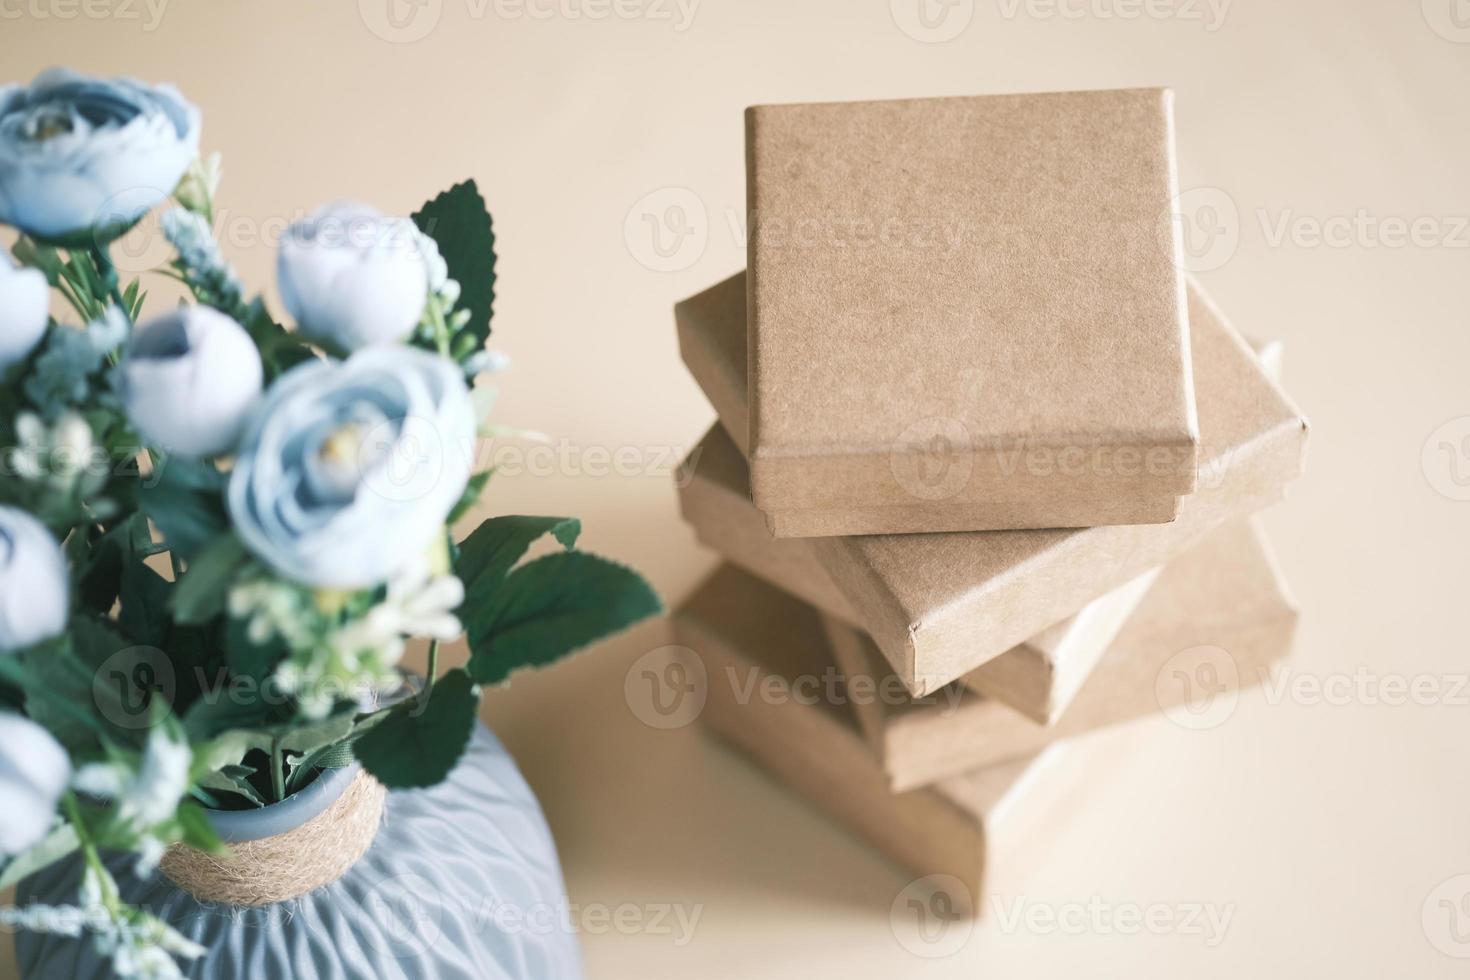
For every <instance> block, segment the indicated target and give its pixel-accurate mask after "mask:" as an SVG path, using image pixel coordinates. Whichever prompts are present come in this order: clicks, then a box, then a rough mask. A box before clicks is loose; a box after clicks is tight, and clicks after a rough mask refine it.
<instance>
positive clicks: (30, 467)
mask: <svg viewBox="0 0 1470 980" xmlns="http://www.w3.org/2000/svg"><path fill="white" fill-rule="evenodd" d="M15 436H16V439H15V441H16V445H15V446H14V447H13V448H12V449H11V450H10V452H9V453H8V459H9V464H10V469H11V471H12V472H13V473H15V475H16V476H18V477H20V478H21V479H22V480H26V481H29V482H32V483H41V484H43V485H44V486H45V487H46V489H47V490H48V491H50V492H54V493H56V494H58V495H60V496H61V497H63V498H67V499H70V498H72V497H79V498H81V499H83V500H86V499H88V498H90V497H91V496H92V495H93V494H95V493H97V492H98V491H100V490H101V489H102V488H103V486H105V485H106V483H107V476H108V465H107V457H106V454H105V452H104V451H103V450H102V449H101V448H100V447H99V446H98V445H97V444H96V442H95V440H94V439H93V437H92V427H91V426H89V425H88V424H87V420H86V419H85V418H83V417H82V416H81V415H79V414H77V413H76V412H72V411H66V412H63V413H62V414H61V417H60V418H58V419H57V420H56V422H55V424H53V425H49V426H48V425H47V424H46V423H45V422H44V421H43V420H42V419H41V417H40V416H39V415H36V414H35V413H34V412H21V413H20V414H19V415H17V416H16V417H15Z"/></svg>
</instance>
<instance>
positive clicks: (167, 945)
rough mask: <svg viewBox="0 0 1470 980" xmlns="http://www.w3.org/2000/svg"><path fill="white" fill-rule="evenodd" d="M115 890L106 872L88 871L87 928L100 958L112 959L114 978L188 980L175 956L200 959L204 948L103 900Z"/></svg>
mask: <svg viewBox="0 0 1470 980" xmlns="http://www.w3.org/2000/svg"><path fill="white" fill-rule="evenodd" d="M104 876H105V880H104ZM116 892H117V884H116V883H115V882H114V881H113V880H112V876H111V875H108V874H107V872H105V871H100V872H99V871H98V870H97V869H95V868H93V867H88V868H87V869H86V871H85V872H84V873H83V875H82V887H81V890H80V894H79V895H78V900H79V902H80V903H81V906H82V910H83V911H84V912H85V925H86V927H87V928H88V929H89V930H90V931H91V932H92V945H93V947H94V948H95V949H96V950H97V952H98V954H99V955H101V956H103V957H104V958H106V959H108V960H110V961H111V966H112V971H111V972H112V974H113V975H114V976H117V977H119V978H122V980H183V976H184V974H183V972H182V971H181V970H180V969H179V965H178V963H176V962H174V960H173V957H174V956H178V957H182V958H184V959H195V958H197V957H200V956H203V955H204V953H205V949H204V947H203V946H201V945H199V944H198V943H196V942H194V941H193V940H192V939H189V938H188V937H187V936H184V935H183V934H181V933H179V932H178V931H177V930H175V929H174V928H173V927H171V926H170V925H169V924H168V923H166V922H164V921H163V920H162V919H158V918H155V917H154V916H151V915H149V914H148V913H147V912H143V911H140V910H137V909H131V908H127V907H118V906H117V905H116V904H115V903H113V902H109V901H107V900H106V899H105V898H104V896H105V895H108V894H116Z"/></svg>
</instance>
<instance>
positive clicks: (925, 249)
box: [746, 89, 1199, 537]
mask: <svg viewBox="0 0 1470 980" xmlns="http://www.w3.org/2000/svg"><path fill="white" fill-rule="evenodd" d="M1173 143H1174V140H1173V97H1172V94H1171V93H1170V92H1168V91H1166V90H1162V89H1131V90H1124V91H1103V92H1069V93H1051V94H1044V95H998V96H978V97H967V98H941V99H908V100H898V101H887V102H849V103H826V104H814V105H779V106H756V107H753V108H751V109H748V110H747V111H746V180H747V203H748V211H749V225H748V228H749V236H748V252H749V263H748V266H749V273H750V274H749V279H748V282H747V289H748V295H749V315H750V319H749V338H748V342H749V352H750V366H751V370H750V381H749V392H750V461H751V489H752V493H753V496H754V500H755V503H756V506H757V507H758V508H760V510H761V511H763V512H764V513H766V514H768V515H770V517H771V522H770V526H771V529H772V532H773V533H774V534H776V535H777V536H778V537H780V536H815V535H834V534H877V533H911V532H931V531H973V530H986V529H1009V528H1038V527H1044V528H1054V527H1085V526H1091V525H1096V524H1131V523H1158V522H1166V521H1169V520H1172V519H1173V518H1174V516H1175V514H1176V513H1177V510H1178V506H1179V500H1178V498H1179V497H1180V496H1181V495H1187V494H1189V493H1191V492H1192V491H1193V490H1194V487H1195V482H1196V458H1197V451H1198V445H1199V426H1198V423H1197V420H1196V416H1195V396H1194V389H1193V382H1192V379H1191V370H1192V365H1191V362H1190V357H1189V335H1188V326H1187V320H1186V311H1185V295H1184V294H1185V289H1184V277H1183V273H1182V271H1181V269H1182V266H1181V264H1180V261H1179V259H1180V257H1181V255H1182V250H1181V248H1180V242H1179V229H1178V227H1177V223H1176V222H1174V221H1172V220H1170V219H1171V214H1172V211H1173V210H1174V205H1173V200H1174V198H1175V195H1176V194H1177V180H1176V177H1175V162H1174V148H1173Z"/></svg>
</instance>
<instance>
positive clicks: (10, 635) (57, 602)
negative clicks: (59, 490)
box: [0, 507, 71, 653]
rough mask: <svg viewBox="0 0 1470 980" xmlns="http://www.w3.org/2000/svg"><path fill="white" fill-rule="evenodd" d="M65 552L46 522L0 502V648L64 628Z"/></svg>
mask: <svg viewBox="0 0 1470 980" xmlns="http://www.w3.org/2000/svg"><path fill="white" fill-rule="evenodd" d="M68 582H69V579H68V578H67V572H66V556H65V555H63V554H62V552H61V546H60V545H59V544H57V543H56V539H55V538H54V537H52V536H51V532H50V531H48V530H46V525H44V524H42V523H41V522H40V521H38V520H36V519H35V518H34V517H32V516H31V515H30V514H28V513H26V512H25V511H23V510H19V509H18V508H15V507H0V653H4V652H6V651H10V650H20V649H22V648H24V647H28V646H31V645H33V644H36V643H40V642H41V641H42V640H49V639H50V638H51V637H53V636H56V635H58V634H59V633H61V631H62V630H64V629H65V628H66V617H67V611H68V609H69V602H70V594H71V593H70V586H69V585H68Z"/></svg>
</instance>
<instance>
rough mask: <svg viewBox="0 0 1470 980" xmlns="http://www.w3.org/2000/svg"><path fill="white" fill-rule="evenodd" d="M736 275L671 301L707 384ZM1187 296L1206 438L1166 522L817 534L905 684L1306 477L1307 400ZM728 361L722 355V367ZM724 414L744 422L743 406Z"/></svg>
mask: <svg viewBox="0 0 1470 980" xmlns="http://www.w3.org/2000/svg"><path fill="white" fill-rule="evenodd" d="M739 278H741V277H740V276H736V277H735V278H734V279H731V280H726V281H725V282H723V283H721V284H720V285H719V286H717V287H714V288H713V289H711V290H707V291H706V292H705V293H703V294H701V295H700V296H698V297H694V298H691V299H690V300H687V301H685V302H684V303H681V304H679V306H678V307H676V314H677V317H676V318H677V320H678V325H679V332H680V343H681V347H682V349H683V350H684V352H685V360H686V363H687V364H688V366H689V368H690V371H691V373H693V374H694V375H695V378H696V380H697V381H698V382H699V383H700V385H701V386H702V387H704V388H705V390H706V391H707V392H710V391H711V389H712V388H716V387H717V386H718V384H719V383H720V382H719V381H718V380H717V377H716V376H715V375H712V374H711V373H710V371H711V368H712V367H713V365H715V364H716V363H719V362H720V358H719V355H718V353H717V352H718V351H719V350H721V349H726V348H728V347H729V346H730V345H729V343H728V342H725V343H721V342H719V340H718V338H719V336H720V335H721V334H722V332H723V333H724V335H725V336H726V338H727V339H728V335H729V333H731V332H734V331H737V330H739V324H740V321H741V318H740V317H739V316H737V315H734V312H733V311H732V310H730V309H728V308H725V307H717V306H716V304H715V303H714V302H713V301H712V300H713V297H714V296H715V295H716V294H717V293H718V295H719V296H721V297H723V299H724V301H726V302H730V303H734V302H738V301H739V300H740V298H741V293H740V291H739V290H738V289H735V288H732V287H733V285H734V283H735V281H736V280H738V279H739ZM1189 303H1190V320H1191V325H1192V326H1191V334H1192V344H1191V355H1192V357H1193V359H1194V374H1195V377H1196V380H1197V381H1198V385H1199V417H1200V426H1201V430H1202V434H1203V438H1202V447H1203V448H1202V450H1201V462H1200V484H1199V491H1198V492H1197V493H1195V494H1193V495H1191V496H1190V497H1189V498H1187V499H1186V501H1185V504H1184V507H1183V508H1182V510H1181V513H1180V516H1179V518H1178V519H1177V520H1175V521H1174V522H1173V523H1172V524H1161V525H1136V526H1116V527H1093V528H1080V529H1075V530H1040V531H1036V530H1032V531H994V532H978V533H970V534H925V535H880V536H876V537H842V538H813V539H811V545H812V547H813V548H814V550H815V551H816V553H817V556H818V558H819V559H820V560H821V562H822V565H823V567H824V568H826V569H827V571H828V573H829V574H830V575H831V576H832V578H833V580H834V581H835V582H836V584H837V586H838V588H840V589H841V590H842V592H843V593H844V595H846V596H847V598H848V601H849V604H850V605H851V606H852V607H853V608H854V609H856V610H858V611H859V612H860V614H861V615H862V617H863V625H864V627H865V628H866V629H867V631H868V632H869V633H870V634H872V636H873V638H874V640H875V641H876V642H877V644H878V646H879V648H880V649H882V651H883V652H884V655H885V656H886V657H887V658H888V661H889V663H890V664H891V665H892V666H893V668H894V670H895V672H896V673H897V674H898V675H899V676H900V677H902V678H903V679H904V682H905V683H906V684H907V685H908V686H909V689H910V690H911V691H913V692H914V693H916V694H924V693H927V692H929V691H932V690H935V689H937V688H938V687H939V686H941V685H943V684H946V683H948V682H950V681H952V680H954V679H955V678H957V677H959V676H960V675H962V674H965V673H968V672H969V671H972V670H974V669H975V668H976V667H979V666H980V665H981V664H984V663H986V662H988V661H990V660H993V659H994V658H995V657H998V656H1000V655H1001V654H1002V653H1005V652H1006V651H1007V650H1009V649H1011V648H1012V647H1014V646H1016V645H1017V644H1018V643H1021V642H1023V641H1025V640H1026V639H1027V638H1028V637H1031V636H1033V635H1035V634H1036V633H1039V632H1040V631H1041V630H1043V629H1045V628H1047V627H1048V626H1050V625H1052V624H1053V623H1056V622H1059V621H1060V620H1062V619H1063V618H1065V617H1067V616H1069V615H1071V614H1072V613H1075V612H1076V611H1077V610H1078V609H1080V608H1082V606H1083V605H1085V604H1086V603H1088V602H1090V601H1091V600H1093V599H1096V598H1097V597H1098V596H1100V595H1102V594H1103V593H1105V592H1107V591H1109V590H1111V589H1115V588H1118V587H1120V586H1122V585H1124V584H1125V583H1127V582H1128V581H1129V580H1131V579H1132V578H1134V577H1135V576H1137V575H1140V574H1142V573H1144V572H1146V571H1148V570H1149V569H1150V568H1152V567H1154V566H1157V565H1159V564H1162V563H1164V562H1166V561H1168V560H1169V559H1170V558H1172V557H1173V556H1174V555H1176V554H1178V553H1179V552H1180V551H1182V550H1183V549H1185V548H1187V547H1189V546H1190V545H1191V544H1192V543H1194V542H1195V541H1197V540H1199V539H1200V538H1201V537H1203V535H1204V534H1205V533H1207V532H1208V531H1209V530H1210V529H1211V528H1213V527H1215V526H1217V525H1219V524H1220V523H1223V522H1224V521H1225V520H1227V519H1229V518H1231V517H1238V516H1243V515H1245V514H1249V513H1251V512H1252V511H1255V510H1258V509H1260V508H1261V507H1263V506H1265V505H1267V504H1269V503H1272V502H1274V501H1275V500H1278V499H1280V498H1281V496H1282V495H1283V494H1284V492H1285V489H1286V486H1287V484H1288V483H1290V481H1291V480H1293V479H1295V478H1296V477H1297V476H1298V475H1299V474H1300V472H1301V469H1302V465H1303V462H1304V458H1305V452H1306V442H1307V431H1306V419H1305V418H1304V417H1303V416H1302V414H1301V411H1300V409H1298V408H1297V407H1296V405H1295V403H1293V402H1292V400H1291V399H1290V398H1289V397H1288V396H1287V395H1286V393H1285V392H1283V391H1282V390H1281V388H1280V386H1279V385H1278V384H1276V382H1275V381H1273V380H1272V378H1271V375H1270V373H1269V372H1268V371H1267V370H1266V369H1265V368H1264V367H1263V366H1262V365H1261V363H1260V361H1259V360H1258V359H1257V358H1256V357H1255V356H1254V354H1253V353H1252V352H1251V350H1250V349H1249V347H1248V346H1247V345H1246V343H1245V342H1244V340H1242V339H1241V338H1240V337H1239V335H1237V334H1236V333H1235V331H1234V330H1233V329H1232V328H1231V327H1230V326H1229V324H1228V323H1226V321H1225V319H1224V317H1223V316H1222V315H1221V313H1220V311H1219V310H1218V309H1217V308H1216V307H1215V306H1214V304H1213V303H1211V302H1210V301H1209V299H1208V298H1207V297H1206V296H1205V295H1204V293H1203V292H1202V291H1201V290H1200V289H1199V288H1198V285H1197V284H1194V283H1191V284H1190V287H1189ZM732 370H733V368H731V367H730V366H728V365H722V366H721V368H720V375H722V376H724V377H725V378H726V379H728V378H729V377H730V375H731V371H732ZM727 387H728V385H727ZM711 400H715V396H714V394H713V393H711ZM724 400H725V401H726V402H727V403H728V402H730V401H731V399H729V398H726V399H724ZM716 408H717V409H718V408H720V403H719V401H716ZM727 413H728V414H727ZM720 416H721V421H722V422H724V423H726V424H727V425H728V426H729V428H730V430H731V431H732V432H738V430H739V419H740V418H741V417H742V416H743V413H742V412H741V411H740V409H739V406H736V405H729V406H728V407H726V408H724V409H720ZM737 441H738V440H737Z"/></svg>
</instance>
